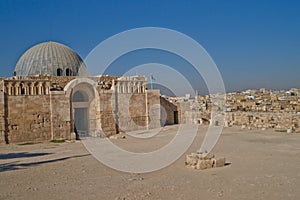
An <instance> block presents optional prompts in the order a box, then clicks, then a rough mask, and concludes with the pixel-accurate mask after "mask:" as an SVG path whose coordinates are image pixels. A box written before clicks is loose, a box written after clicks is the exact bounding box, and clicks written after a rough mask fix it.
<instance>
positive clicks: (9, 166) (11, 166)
mask: <svg viewBox="0 0 300 200" xmlns="http://www.w3.org/2000/svg"><path fill="white" fill-rule="evenodd" d="M89 155H90V154H84V155H78V156H68V157H64V158H57V159H52V160H44V161H38V162H29V163H20V161H14V162H9V163H4V164H0V172H5V171H12V170H20V169H26V167H33V166H37V165H42V164H47V163H53V162H59V161H64V160H68V159H71V158H79V157H84V156H89Z"/></svg>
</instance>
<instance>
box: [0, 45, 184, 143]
mask: <svg viewBox="0 0 300 200" xmlns="http://www.w3.org/2000/svg"><path fill="white" fill-rule="evenodd" d="M86 72H87V69H86V66H85V65H84V63H83V61H82V59H81V58H80V56H79V55H78V54H77V53H76V52H74V51H73V50H72V49H70V48H69V47H67V46H65V45H63V44H59V43H56V42H44V43H41V44H38V45H36V46H34V47H32V48H30V49H29V50H27V51H26V52H25V53H24V54H23V55H22V56H21V58H20V59H19V61H18V62H17V64H16V68H15V72H14V76H13V77H9V78H1V79H0V143H17V142H24V141H47V140H54V139H70V138H71V135H72V133H73V132H76V133H77V136H78V135H80V134H85V135H91V136H110V135H113V134H116V133H119V132H122V131H131V130H137V129H151V128H157V127H160V126H161V125H164V124H165V122H167V123H168V124H172V123H175V122H176V123H178V119H177V118H178V116H177V115H176V114H175V115H173V112H174V113H177V110H176V108H175V107H174V106H173V105H168V103H167V102H166V101H164V100H162V99H161V97H160V92H159V90H147V88H146V84H147V80H146V77H144V76H132V77H115V76H97V77H95V76H84V75H85V74H86ZM161 101H163V104H164V106H165V107H166V110H167V113H168V114H167V115H166V116H165V118H167V119H164V121H162V118H161ZM169 117H172V119H169ZM174 118H175V119H174Z"/></svg>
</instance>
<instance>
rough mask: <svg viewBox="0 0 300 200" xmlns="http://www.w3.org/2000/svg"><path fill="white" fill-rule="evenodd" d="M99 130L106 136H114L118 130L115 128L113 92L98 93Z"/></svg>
mask: <svg viewBox="0 0 300 200" xmlns="http://www.w3.org/2000/svg"><path fill="white" fill-rule="evenodd" d="M99 97H100V113H99V114H98V117H100V121H101V129H102V131H103V133H104V134H105V135H106V136H110V135H113V134H116V133H117V132H118V131H119V130H118V127H117V126H116V123H117V122H116V120H117V118H116V115H115V95H114V92H113V91H106V92H102V93H99Z"/></svg>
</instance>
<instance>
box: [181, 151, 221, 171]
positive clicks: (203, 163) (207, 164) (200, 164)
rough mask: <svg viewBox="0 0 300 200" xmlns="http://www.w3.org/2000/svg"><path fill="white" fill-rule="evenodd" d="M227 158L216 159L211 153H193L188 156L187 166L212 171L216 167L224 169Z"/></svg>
mask: <svg viewBox="0 0 300 200" xmlns="http://www.w3.org/2000/svg"><path fill="white" fill-rule="evenodd" d="M225 162H226V159H225V158H218V159H216V158H215V155H214V154H211V153H208V154H207V153H205V154H204V153H200V152H198V153H192V154H189V155H187V156H186V161H185V165H186V166H187V167H190V168H193V169H200V170H203V169H210V168H215V167H224V166H225Z"/></svg>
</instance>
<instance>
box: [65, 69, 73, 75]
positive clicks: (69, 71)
mask: <svg viewBox="0 0 300 200" xmlns="http://www.w3.org/2000/svg"><path fill="white" fill-rule="evenodd" d="M66 76H72V70H71V69H69V68H67V69H66Z"/></svg>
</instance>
